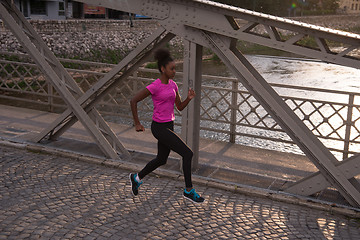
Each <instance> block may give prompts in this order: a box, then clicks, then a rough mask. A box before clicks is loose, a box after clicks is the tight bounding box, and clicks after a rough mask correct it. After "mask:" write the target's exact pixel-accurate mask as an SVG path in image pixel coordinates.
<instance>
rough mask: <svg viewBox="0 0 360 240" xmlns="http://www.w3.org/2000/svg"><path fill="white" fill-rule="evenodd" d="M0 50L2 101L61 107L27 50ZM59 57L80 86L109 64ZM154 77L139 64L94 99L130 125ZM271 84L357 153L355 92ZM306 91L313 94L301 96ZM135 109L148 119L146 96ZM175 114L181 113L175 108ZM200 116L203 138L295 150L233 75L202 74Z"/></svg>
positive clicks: (338, 151) (331, 138)
mask: <svg viewBox="0 0 360 240" xmlns="http://www.w3.org/2000/svg"><path fill="white" fill-rule="evenodd" d="M0 55H1V58H0V77H1V79H0V100H1V102H2V103H9V101H16V102H23V103H26V105H24V106H26V107H31V106H33V107H37V106H42V109H46V110H49V111H58V112H59V111H62V110H63V109H65V108H66V105H65V103H64V102H63V101H62V100H61V98H60V97H59V95H58V93H57V92H56V91H55V90H54V89H53V88H52V87H51V86H50V85H49V84H48V83H47V81H45V79H44V77H43V76H42V75H41V73H40V72H39V70H38V68H37V67H36V65H35V64H34V63H32V62H31V60H30V59H29V58H28V57H27V55H25V54H14V53H5V52H1V53H0ZM61 62H62V63H63V64H64V66H65V67H66V68H67V70H68V71H69V73H70V74H71V76H72V77H73V78H74V79H75V80H76V82H77V83H78V84H79V86H80V88H81V89H82V90H83V91H86V90H87V89H89V88H90V87H91V86H92V85H93V84H94V83H95V82H97V81H98V80H99V79H100V78H101V77H102V76H104V75H105V74H106V72H107V71H109V70H110V69H111V67H112V66H113V65H110V64H103V63H95V62H85V61H78V60H68V59H61ZM157 76H158V72H157V70H152V69H144V68H141V69H139V70H138V72H137V73H136V74H134V75H133V76H131V77H129V78H128V79H126V80H124V81H123V82H122V83H121V84H120V85H118V86H117V87H116V88H115V89H114V90H113V91H112V93H110V94H108V95H107V96H106V97H104V98H103V99H102V100H101V101H100V103H98V106H97V107H98V109H99V111H100V112H101V113H102V114H103V115H104V116H105V118H106V119H107V120H108V121H113V122H120V123H127V124H131V123H132V121H131V113H130V109H129V100H130V98H131V96H133V95H134V94H135V92H137V91H138V90H139V89H141V88H143V87H145V86H146V85H148V84H149V83H151V82H152V81H153V79H154V78H156V77H157ZM175 81H177V82H178V85H179V88H180V89H181V86H182V83H181V81H182V73H178V74H177V77H176V78H175ZM272 86H273V87H274V89H275V90H276V91H278V93H279V94H280V96H281V97H282V98H283V99H284V100H285V102H286V103H287V104H288V106H289V107H290V108H291V109H292V110H293V111H294V112H295V113H296V114H297V115H298V117H299V118H300V119H301V120H302V121H303V122H304V123H305V124H306V125H307V126H308V128H309V129H310V130H311V131H312V132H313V133H314V134H315V135H316V136H317V137H319V138H320V140H321V141H322V142H323V143H324V144H325V146H326V147H328V148H329V149H330V150H331V151H332V152H333V153H334V154H335V155H336V156H337V157H338V158H339V159H345V158H347V157H349V156H350V155H353V154H355V153H356V152H359V150H360V104H359V103H360V101H359V100H360V94H357V93H352V92H344V91H335V90H326V89H317V88H308V87H299V86H290V85H283V84H272ZM304 93H307V94H304ZM309 93H311V94H309ZM198 95H200V94H198ZM305 95H308V96H312V98H305V97H304V96H305ZM138 108H139V112H140V118H141V119H142V120H143V121H144V122H145V124H146V123H147V124H149V123H150V121H151V114H152V102H151V99H150V98H147V99H145V100H144V101H142V102H141V104H140V105H139V107H138ZM176 114H177V115H181V113H180V112H176ZM200 116H201V125H200V126H201V134H202V136H203V137H210V138H216V139H221V140H224V141H229V142H233V143H240V144H247V145H252V146H258V147H266V148H269V146H274V145H275V146H276V147H274V149H276V150H286V149H287V148H289V146H290V148H291V149H290V150H289V151H298V149H297V147H296V146H295V145H294V144H293V142H292V140H291V139H290V138H289V137H288V136H287V134H286V133H285V132H284V131H283V130H282V129H281V127H280V126H279V125H278V124H277V123H276V122H275V121H274V120H273V118H272V117H271V116H270V115H269V114H268V113H267V112H266V111H265V110H264V109H263V107H262V106H261V105H260V104H259V103H258V102H257V101H256V100H255V98H254V97H253V96H252V95H251V94H250V93H249V92H248V91H247V90H246V89H245V88H244V87H242V85H241V83H240V82H239V81H238V80H237V79H235V78H226V77H219V76H207V75H204V76H203V85H202V91H201V108H200ZM176 124H177V125H178V126H179V125H181V117H178V118H177V122H176ZM270 148H271V147H270Z"/></svg>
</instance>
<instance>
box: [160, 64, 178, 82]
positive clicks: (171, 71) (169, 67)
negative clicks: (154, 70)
mask: <svg viewBox="0 0 360 240" xmlns="http://www.w3.org/2000/svg"><path fill="white" fill-rule="evenodd" d="M161 71H162V72H163V74H165V75H166V77H168V78H169V79H173V78H174V77H175V73H176V70H175V62H174V61H172V62H169V63H168V64H166V66H165V67H161Z"/></svg>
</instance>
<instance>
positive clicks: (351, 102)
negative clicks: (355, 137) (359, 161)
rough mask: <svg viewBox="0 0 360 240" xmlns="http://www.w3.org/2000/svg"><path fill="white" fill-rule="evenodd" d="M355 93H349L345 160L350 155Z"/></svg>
mask: <svg viewBox="0 0 360 240" xmlns="http://www.w3.org/2000/svg"><path fill="white" fill-rule="evenodd" d="M354 98H355V97H354V94H350V95H349V103H348V111H347V117H346V122H345V124H346V129H345V139H344V152H343V160H344V159H347V158H348V157H349V146H350V135H351V126H352V115H353V108H354Z"/></svg>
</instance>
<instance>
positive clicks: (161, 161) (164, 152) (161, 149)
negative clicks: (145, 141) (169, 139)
mask: <svg viewBox="0 0 360 240" xmlns="http://www.w3.org/2000/svg"><path fill="white" fill-rule="evenodd" d="M157 145H158V153H157V156H156V158H154V159H153V160H151V161H150V162H149V163H148V164H146V166H145V167H144V168H143V169H142V170H141V171H140V172H139V178H140V179H143V178H144V177H145V176H146V175H148V174H149V173H151V172H152V171H154V170H155V169H157V168H158V167H160V166H162V165H165V164H166V162H167V158H168V156H169V154H170V149H169V148H168V147H167V146H166V145H164V144H162V143H161V142H160V141H158V144H157Z"/></svg>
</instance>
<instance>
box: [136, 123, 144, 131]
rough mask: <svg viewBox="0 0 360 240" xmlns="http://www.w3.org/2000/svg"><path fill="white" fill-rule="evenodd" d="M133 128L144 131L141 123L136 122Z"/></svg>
mask: <svg viewBox="0 0 360 240" xmlns="http://www.w3.org/2000/svg"><path fill="white" fill-rule="evenodd" d="M135 130H136V131H137V132H143V131H145V128H144V126H143V125H141V124H136V125H135Z"/></svg>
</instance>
